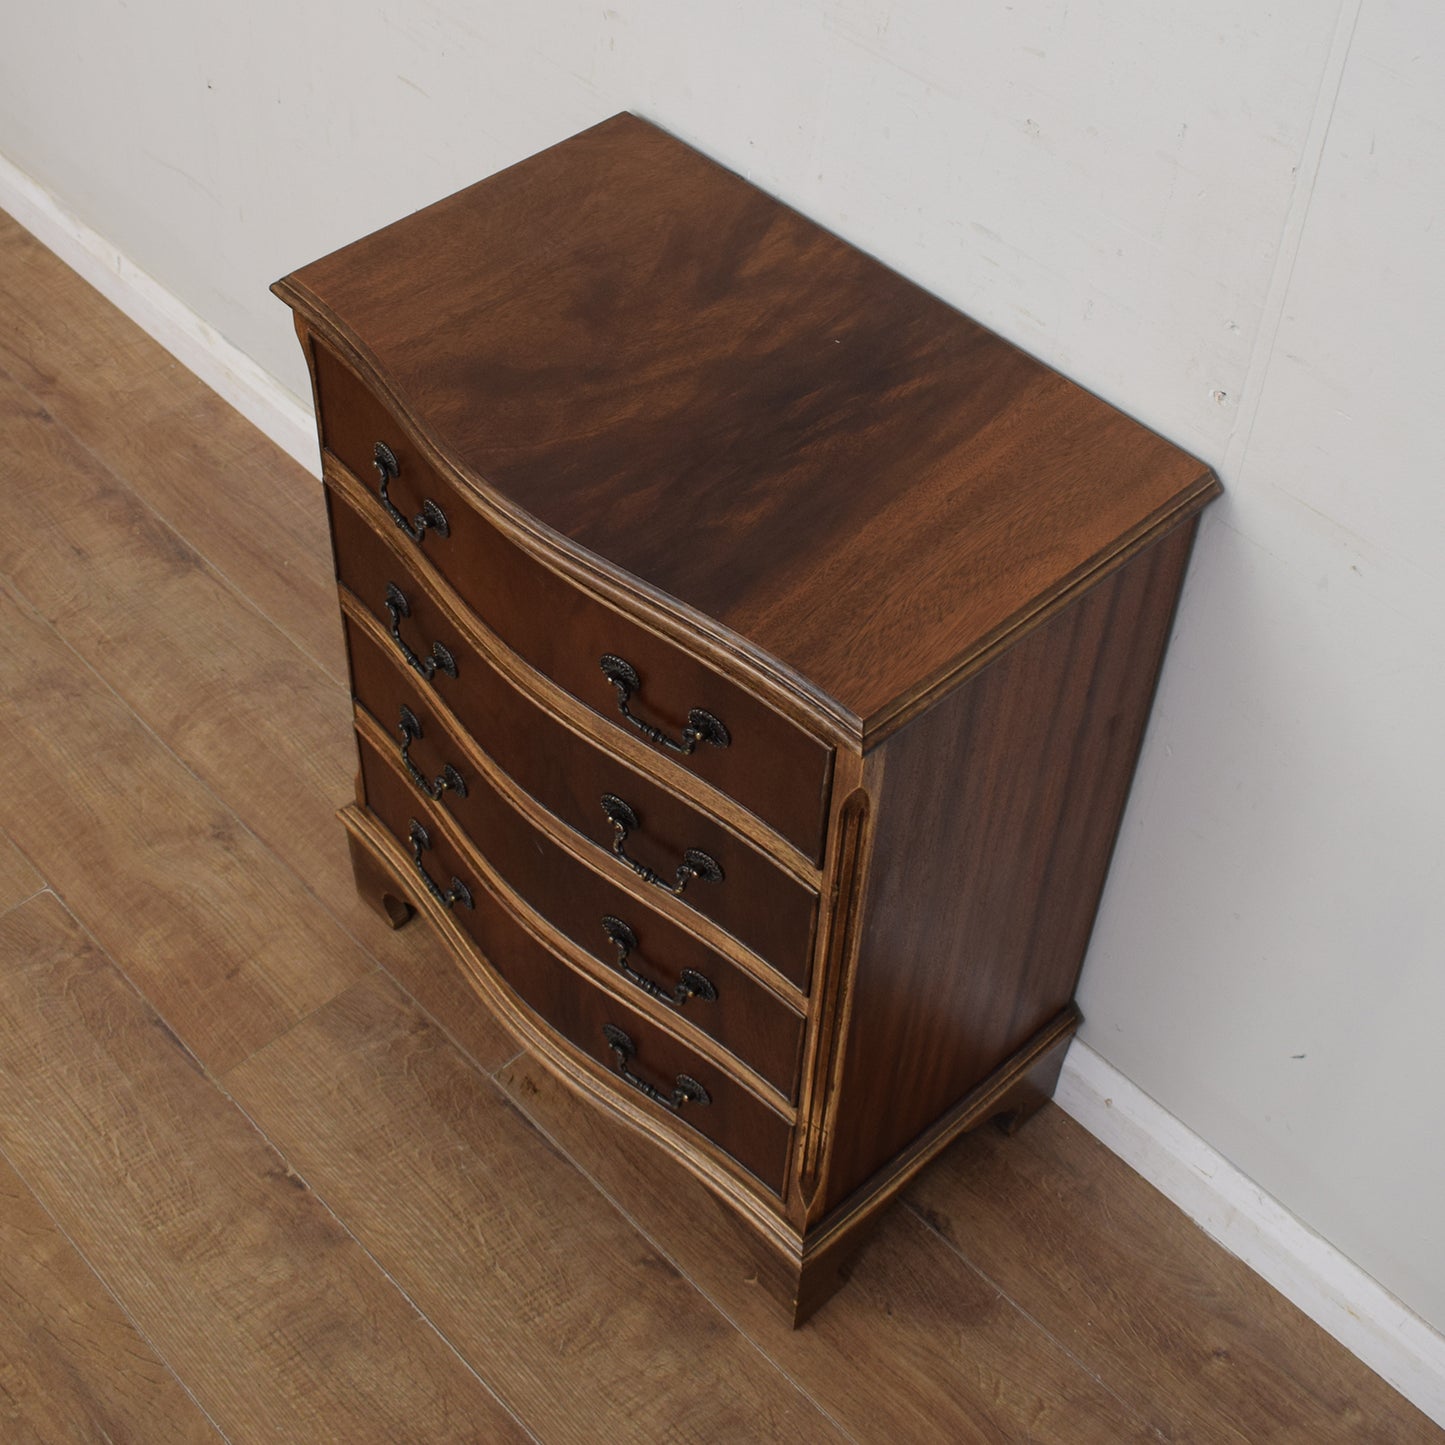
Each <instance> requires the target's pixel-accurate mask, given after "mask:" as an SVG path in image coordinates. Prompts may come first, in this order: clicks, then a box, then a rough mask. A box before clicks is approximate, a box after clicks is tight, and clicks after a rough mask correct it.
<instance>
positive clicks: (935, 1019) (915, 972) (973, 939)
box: [828, 522, 1194, 1204]
mask: <svg viewBox="0 0 1445 1445" xmlns="http://www.w3.org/2000/svg"><path fill="white" fill-rule="evenodd" d="M1193 531H1194V525H1193V523H1192V522H1189V523H1185V524H1183V525H1182V526H1180V527H1179V528H1178V529H1177V530H1176V531H1175V532H1173V533H1172V534H1170V536H1169V537H1167V538H1166V539H1165V540H1164V541H1162V542H1160V543H1159V544H1158V545H1156V546H1155V547H1154V548H1152V549H1151V550H1149V551H1147V552H1143V553H1140V554H1139V555H1138V556H1136V557H1135V558H1133V559H1132V560H1131V561H1130V562H1129V563H1128V564H1127V565H1126V566H1125V567H1124V568H1122V569H1121V570H1119V571H1117V572H1115V573H1114V574H1113V575H1112V576H1111V577H1110V578H1108V579H1107V580H1106V581H1104V582H1102V583H1100V584H1099V585H1098V586H1097V587H1095V588H1094V589H1093V590H1092V591H1090V592H1089V593H1087V594H1086V595H1085V596H1084V597H1083V598H1082V599H1081V600H1080V601H1079V602H1077V603H1076V604H1075V605H1074V606H1073V607H1071V608H1069V609H1067V610H1066V611H1064V612H1061V613H1059V614H1057V615H1056V616H1055V617H1054V618H1052V619H1051V620H1050V621H1049V622H1047V623H1045V624H1044V625H1043V626H1041V627H1039V628H1038V629H1037V630H1035V631H1034V632H1032V633H1031V634H1029V636H1028V637H1026V638H1024V639H1023V640H1022V641H1021V642H1019V643H1017V644H1016V645H1015V646H1014V647H1013V649H1012V650H1011V651H1010V652H1008V653H1007V654H1006V655H1005V656H1004V657H1002V658H1001V659H999V660H998V661H996V662H994V663H992V664H991V665H990V666H989V667H987V668H985V669H984V670H983V671H982V672H981V673H979V674H978V675H977V676H975V677H974V678H972V679H971V680H970V681H969V682H967V683H965V684H964V685H963V686H962V687H961V688H959V689H958V691H957V692H955V693H953V694H952V695H951V696H950V697H949V698H947V699H946V700H944V701H943V702H941V703H940V704H939V705H938V706H937V707H935V708H934V709H933V710H932V711H930V712H929V713H927V714H926V715H925V716H923V717H922V718H919V719H917V720H915V721H914V722H912V723H910V724H909V725H908V726H907V727H906V728H903V729H902V730H901V731H899V732H897V733H895V734H894V735H893V737H891V738H890V739H889V740H888V741H887V742H886V743H885V744H883V747H882V749H881V761H882V764H883V767H882V785H881V788H880V802H879V808H878V816H877V824H876V831H875V835H874V843H873V851H872V864H871V868H870V873H869V881H868V890H869V892H868V904H867V908H866V913H865V922H864V924H863V929H862V937H861V941H860V945H859V958H858V964H857V968H856V972H855V975H854V984H853V988H854V993H853V1013H852V1022H851V1025H850V1028H849V1031H848V1036H847V1040H846V1044H845V1049H846V1053H845V1057H844V1062H843V1070H842V1086H841V1093H840V1098H839V1102H838V1109H837V1123H836V1141H835V1144H834V1152H833V1157H832V1169H831V1172H830V1180H829V1187H828V1198H829V1202H830V1204H836V1203H838V1202H839V1201H841V1200H842V1199H843V1198H845V1197H846V1196H847V1195H848V1194H849V1193H850V1192H851V1191H852V1190H854V1189H855V1188H857V1187H858V1186H859V1185H861V1184H862V1183H863V1182H864V1180H866V1179H867V1178H868V1176H869V1175H870V1174H872V1172H873V1171H874V1170H875V1169H878V1168H880V1167H881V1166H882V1165H883V1164H884V1163H885V1161H887V1160H888V1159H890V1158H891V1157H892V1156H893V1155H894V1154H895V1153H896V1152H897V1151H898V1150H899V1149H901V1148H902V1147H904V1146H905V1145H906V1144H908V1142H909V1141H910V1140H911V1139H913V1137H914V1136H915V1135H917V1134H918V1133H920V1132H921V1131H922V1130H923V1129H925V1128H926V1127H927V1126H928V1125H929V1124H931V1123H932V1121H933V1120H934V1119H936V1118H937V1117H938V1116H939V1115H940V1114H941V1113H942V1112H944V1111H945V1110H946V1109H948V1108H949V1107H950V1106H951V1105H952V1104H954V1103H955V1102H956V1101H957V1100H958V1099H959V1098H961V1097H962V1096H963V1095H964V1094H965V1093H966V1092H967V1091H968V1090H969V1089H971V1088H973V1087H974V1085H975V1084H977V1083H978V1082H979V1080H981V1079H982V1078H984V1077H985V1076H986V1075H987V1074H988V1073H989V1072H990V1071H991V1070H993V1069H994V1068H995V1067H997V1066H998V1065H999V1064H1000V1063H1001V1062H1002V1061H1003V1060H1004V1059H1005V1058H1006V1057H1008V1056H1009V1055H1010V1054H1012V1053H1013V1052H1014V1050H1016V1049H1018V1048H1019V1047H1021V1046H1022V1045H1023V1043H1024V1042H1025V1040H1027V1039H1028V1038H1030V1037H1032V1036H1033V1035H1034V1034H1035V1033H1037V1032H1038V1030H1040V1029H1041V1028H1043V1027H1044V1026H1045V1025H1046V1024H1047V1023H1048V1022H1049V1020H1050V1019H1052V1018H1054V1017H1055V1016H1056V1015H1057V1014H1058V1013H1059V1012H1060V1010H1061V1009H1063V1008H1064V1007H1065V1006H1066V1005H1067V1004H1068V1002H1069V1000H1070V999H1071V998H1072V997H1073V993H1074V987H1075V984H1076V982H1077V980H1078V975H1079V970H1080V968H1081V966H1082V964H1083V959H1084V950H1085V948H1086V946H1087V944H1088V939H1089V933H1090V931H1091V929H1092V927H1093V921H1094V915H1095V911H1096V910H1097V908H1098V902H1099V897H1100V894H1101V892H1102V890H1103V886H1104V878H1105V875H1106V873H1107V870H1108V864H1109V857H1110V854H1111V852H1112V850H1113V846H1114V838H1115V835H1116V833H1117V831H1118V826H1119V820H1120V817H1121V816H1122V812H1123V807H1124V802H1125V799H1126V798H1127V796H1128V786H1129V779H1130V778H1131V776H1132V774H1133V769H1134V764H1135V759H1136V757H1137V755H1138V749H1139V745H1140V742H1141V740H1142V738H1143V734H1144V726H1145V723H1146V722H1147V720H1148V716H1149V705H1150V702H1151V700H1152V698H1153V694H1154V685H1155V680H1156V678H1157V676H1158V670H1159V665H1160V662H1161V660H1162V657H1163V651H1164V645H1165V642H1166V641H1167V639H1168V632H1169V624H1170V620H1171V618H1172V616H1173V609H1174V602H1175V599H1176V597H1177V595H1178V588H1179V584H1180V580H1181V578H1182V576H1183V572H1184V567H1185V564H1186V562H1187V561H1188V557H1189V549H1190V545H1191V543H1192V540H1193ZM944 779H947V780H949V786H941V785H940V784H941V781H942V780H944ZM882 1079H887V1080H888V1087H887V1088H880V1087H879V1081H880V1080H882Z"/></svg>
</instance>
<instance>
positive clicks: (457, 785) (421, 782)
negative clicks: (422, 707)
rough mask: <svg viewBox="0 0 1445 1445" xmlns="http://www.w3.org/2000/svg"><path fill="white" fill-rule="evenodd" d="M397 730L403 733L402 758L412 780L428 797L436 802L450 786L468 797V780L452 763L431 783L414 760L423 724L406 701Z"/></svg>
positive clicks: (458, 793) (460, 794)
mask: <svg viewBox="0 0 1445 1445" xmlns="http://www.w3.org/2000/svg"><path fill="white" fill-rule="evenodd" d="M397 731H398V732H400V733H401V760H402V762H404V763H405V764H406V770H407V772H409V773H410V774H411V780H412V782H414V783H415V784H416V785H417V787H419V788H420V789H421V790H422V792H424V793H425V794H426V795H427V797H429V798H430V799H432V801H433V802H435V801H436V800H437V799H439V798H440V797H441V795H442V794H443V793H445V792H446V791H447V789H448V788H450V789H451V791H452V792H454V793H455V794H456V795H457V797H459V798H465V797H466V795H467V780H466V779H465V778H464V777H462V775H461V774H460V773H459V772H457V770H456V769H455V768H454V767H452V765H451V764H450V763H447V764H445V765H444V766H443V768H442V770H441V773H440V775H439V776H438V777H437V780H436V781H435V782H434V783H429V782H428V781H427V777H426V774H425V773H424V772H422V770H421V769H420V768H419V767H417V765H416V764H415V763H414V762H412V760H411V745H412V744H413V743H414V742H416V740H417V739H418V738H419V737H421V724H420V723H419V722H418V721H417V717H416V714H415V713H414V712H413V711H412V710H411V709H410V708H409V707H408V706H407V705H406V704H405V703H402V705H401V721H400V722H399V723H398V724H397Z"/></svg>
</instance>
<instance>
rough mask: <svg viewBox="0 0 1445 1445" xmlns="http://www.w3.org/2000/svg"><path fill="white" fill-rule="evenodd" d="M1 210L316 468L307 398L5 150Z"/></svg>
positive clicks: (0, 166)
mask: <svg viewBox="0 0 1445 1445" xmlns="http://www.w3.org/2000/svg"><path fill="white" fill-rule="evenodd" d="M0 210H5V211H8V212H9V213H10V215H12V216H13V217H14V218H15V219H16V220H17V221H18V222H19V223H20V224H21V225H22V226H24V227H25V229H26V230H27V231H29V232H30V233H31V235H33V236H34V237H35V238H36V240H38V241H40V242H41V243H42V244H43V245H45V246H47V247H49V249H50V250H52V251H54V252H55V254H56V255H57V256H59V257H60V259H61V260H62V261H64V262H65V264H66V265H67V266H69V267H70V268H71V270H73V271H75V272H76V273H77V274H78V275H80V276H81V277H83V278H84V279H85V280H86V281H88V282H89V283H90V284H91V285H92V286H94V287H95V289H96V290H97V291H99V292H100V294H101V295H102V296H104V297H105V298H106V300H107V301H109V302H111V303H112V304H113V305H115V306H117V307H119V308H120V310H122V311H123V312H124V313H125V314H126V315H127V316H129V317H130V319H131V320H132V321H134V322H135V323H136V325H137V326H139V327H141V328H142V330H144V331H146V332H148V333H149V334H150V335H151V336H152V337H153V338H154V339H155V340H156V341H158V342H160V344H161V345H162V346H164V347H165V349H166V350H167V351H169V352H170V353H171V355H172V356H174V357H175V358H176V360H177V361H179V362H180V363H181V364H182V365H183V366H185V367H188V368H189V369H190V370H191V371H193V372H195V374H196V375H197V376H198V377H200V379H201V380H202V381H204V382H205V383H206V385H207V386H209V387H210V388H211V390H212V391H214V392H216V393H217V394H218V395H219V396H221V397H222V398H223V399H224V400H226V401H227V402H229V403H230V404H231V405H232V406H233V407H235V408H236V410H237V411H239V412H240V413H241V415H242V416H244V417H245V418H246V419H247V421H249V422H251V424H252V425H253V426H256V427H259V428H260V430H261V431H263V432H265V434H266V435H267V436H268V437H270V438H271V440H272V441H274V442H275V443H276V444H277V446H279V447H280V448H281V449H282V451H284V452H286V453H288V454H289V455H290V456H292V457H294V458H295V459H296V460H297V461H298V462H300V463H301V465H302V466H303V467H305V468H306V469H307V471H309V472H311V473H312V475H314V476H318V477H319V476H320V475H321V462H320V457H319V456H318V453H317V446H316V423H315V421H314V420H313V419H312V415H311V408H310V405H309V403H308V402H306V401H302V400H301V399H300V398H299V397H297V396H295V395H294V394H293V393H291V392H290V391H288V390H287V389H286V388H285V387H284V386H282V385H281V383H280V382H279V381H277V380H276V378H275V377H274V376H272V375H271V374H270V373H269V372H267V371H264V370H263V369H262V368H261V367H259V366H258V365H257V364H256V363H255V362H254V361H252V360H251V358H250V357H249V356H247V355H246V353H245V352H244V351H242V350H241V349H240V348H239V347H237V346H234V345H233V344H232V343H231V342H229V341H227V340H226V338H225V337H224V336H222V335H221V334H220V333H219V332H218V331H216V330H215V328H214V327H212V326H209V325H208V324H207V323H206V322H205V321H203V320H202V319H201V318H200V317H199V316H198V315H197V314H196V313H195V312H194V311H192V310H191V308H190V307H189V306H187V305H186V304H185V302H184V301H182V300H180V298H179V297H177V296H174V295H173V294H172V293H171V292H169V291H167V290H166V288H165V287H164V286H162V285H161V284H160V282H158V281H157V280H155V279H154V277H152V276H149V275H148V274H147V273H146V272H144V271H142V270H141V269H140V267H139V266H137V265H136V264H135V263H134V262H133V261H131V260H130V259H129V258H128V257H127V256H125V255H123V254H122V253H121V252H120V251H119V250H117V249H116V247H115V246H113V245H112V244H111V243H110V242H109V241H107V240H106V239H105V237H104V236H102V235H100V234H99V232H96V231H93V230H91V228H90V227H89V226H87V225H86V224H85V222H84V221H82V220H81V219H80V218H79V217H78V216H76V215H73V214H72V213H71V212H70V211H68V210H67V209H66V208H65V206H63V205H62V204H61V202H60V201H59V200H57V199H56V197H55V196H53V195H51V194H50V192H49V191H47V190H46V189H45V187H44V186H42V185H41V184H40V183H39V182H38V181H36V180H34V179H32V178H31V177H30V176H28V175H26V173H25V172H24V171H22V170H21V169H20V168H19V167H18V166H16V165H15V164H14V163H13V162H11V161H9V160H8V159H6V158H5V157H4V156H0Z"/></svg>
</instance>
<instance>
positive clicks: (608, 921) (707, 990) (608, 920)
mask: <svg viewBox="0 0 1445 1445" xmlns="http://www.w3.org/2000/svg"><path fill="white" fill-rule="evenodd" d="M602 929H603V932H605V933H606V934H607V936H608V938H610V939H611V940H612V942H613V943H614V944H616V945H617V967H618V969H619V971H620V972H622V973H623V974H625V975H626V976H627V977H628V978H630V979H631V980H632V981H633V983H635V984H636V985H637V986H638V988H640V989H641V990H642V991H643V992H644V993H648V994H651V995H652V997H653V998H655V999H660V1000H661V1001H662V1002H663V1003H665V1004H671V1005H672V1006H673V1007H674V1008H681V1007H682V1006H683V1004H685V1003H686V1002H687V1001H688V999H690V998H700V999H702V1000H703V1002H704V1003H713V1002H715V1001H716V999H717V989H715V988H714V987H713V986H712V982H711V981H710V980H709V979H707V978H705V977H704V976H703V975H702V974H700V973H699V972H698V971H697V970H696V969H695V968H685V969H683V971H682V972H681V973H680V974H679V975H678V979H677V984H676V986H675V987H673V988H672V989H671V990H668V989H665V988H664V987H663V986H662V985H661V984H660V983H654V982H653V981H652V980H651V979H650V978H647V977H646V976H645V975H643V974H640V973H638V972H637V970H636V969H635V968H633V967H632V965H631V964H629V963H628V961H627V959H628V957H629V955H630V954H631V953H632V950H633V949H635V948H636V947H637V935H636V934H635V933H634V932H633V931H632V930H631V929H630V928H629V927H628V926H627V924H625V923H624V922H623V921H622V920H621V919H620V918H614V917H613V916H612V915H611V914H610V913H609V914H608V915H607V916H606V917H605V918H604V919H603V920H602Z"/></svg>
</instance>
